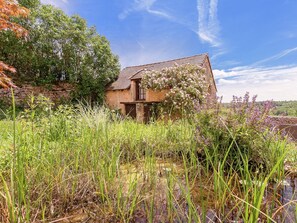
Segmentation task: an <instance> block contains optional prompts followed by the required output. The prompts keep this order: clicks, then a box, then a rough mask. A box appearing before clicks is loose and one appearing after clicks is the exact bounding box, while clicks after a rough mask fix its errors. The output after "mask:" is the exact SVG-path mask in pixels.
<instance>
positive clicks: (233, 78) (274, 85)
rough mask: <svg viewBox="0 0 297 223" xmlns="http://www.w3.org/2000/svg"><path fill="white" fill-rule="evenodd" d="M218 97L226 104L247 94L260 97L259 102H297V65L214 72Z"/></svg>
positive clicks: (252, 67)
mask: <svg viewBox="0 0 297 223" xmlns="http://www.w3.org/2000/svg"><path fill="white" fill-rule="evenodd" d="M213 72H214V75H215V78H216V80H217V81H216V82H217V88H218V95H220V96H223V100H224V101H225V102H229V101H231V100H232V96H233V95H236V96H243V95H244V94H245V92H250V93H251V95H255V94H256V95H258V100H271V99H273V100H297V91H296V86H297V65H286V66H271V67H255V66H245V67H235V68H232V69H228V70H213Z"/></svg>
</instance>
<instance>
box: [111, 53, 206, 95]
mask: <svg viewBox="0 0 297 223" xmlns="http://www.w3.org/2000/svg"><path fill="white" fill-rule="evenodd" d="M206 58H207V54H200V55H196V56H191V57H185V58H180V59H175V60H169V61H163V62H158V63H151V64H145V65H140V66H133V67H126V68H124V69H123V70H122V71H121V73H120V75H119V77H118V79H117V80H116V81H115V82H113V83H112V84H111V85H110V86H109V87H108V90H124V89H128V88H129V87H130V84H131V79H139V78H141V77H142V75H143V74H144V71H145V70H157V71H159V70H162V69H163V68H166V67H173V66H174V65H175V64H177V65H183V64H188V63H189V64H196V65H199V66H202V65H203V63H204V61H205V59H206Z"/></svg>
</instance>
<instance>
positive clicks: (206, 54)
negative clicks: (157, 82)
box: [124, 53, 208, 69]
mask: <svg viewBox="0 0 297 223" xmlns="http://www.w3.org/2000/svg"><path fill="white" fill-rule="evenodd" d="M203 55H205V56H208V53H201V54H196V55H193V56H188V57H182V58H177V59H172V60H165V61H159V62H154V63H148V64H142V65H135V66H128V67H125V68H124V69H126V68H133V67H134V68H136V67H143V66H148V65H155V64H161V63H166V62H172V61H179V60H184V59H188V58H191V57H196V56H203Z"/></svg>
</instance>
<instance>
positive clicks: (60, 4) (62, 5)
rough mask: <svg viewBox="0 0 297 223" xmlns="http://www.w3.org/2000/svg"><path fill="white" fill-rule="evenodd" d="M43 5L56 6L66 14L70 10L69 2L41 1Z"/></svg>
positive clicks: (60, 0)
mask: <svg viewBox="0 0 297 223" xmlns="http://www.w3.org/2000/svg"><path fill="white" fill-rule="evenodd" d="M41 3H42V4H46V5H53V6H56V7H58V8H60V9H62V10H63V11H65V12H67V9H69V4H68V3H69V2H68V0H41Z"/></svg>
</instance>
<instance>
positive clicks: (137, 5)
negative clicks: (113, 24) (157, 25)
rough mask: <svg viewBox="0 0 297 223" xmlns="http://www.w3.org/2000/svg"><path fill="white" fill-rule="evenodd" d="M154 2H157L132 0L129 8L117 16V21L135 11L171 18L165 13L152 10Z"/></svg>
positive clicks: (154, 0) (152, 0)
mask: <svg viewBox="0 0 297 223" xmlns="http://www.w3.org/2000/svg"><path fill="white" fill-rule="evenodd" d="M156 1H157V0H134V2H133V3H132V5H131V6H130V7H129V8H127V9H125V10H124V11H123V12H121V13H120V14H119V19H125V18H126V17H127V16H129V14H131V13H132V12H137V11H146V12H147V13H150V14H153V15H156V16H161V17H165V18H167V19H170V18H171V16H170V15H169V14H167V13H166V12H165V11H161V10H156V9H153V5H154V4H155V3H156Z"/></svg>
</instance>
